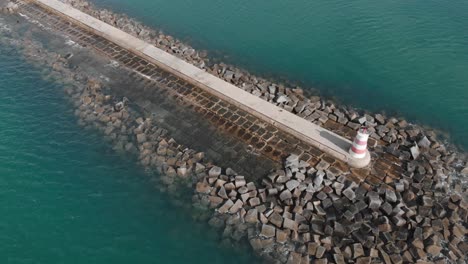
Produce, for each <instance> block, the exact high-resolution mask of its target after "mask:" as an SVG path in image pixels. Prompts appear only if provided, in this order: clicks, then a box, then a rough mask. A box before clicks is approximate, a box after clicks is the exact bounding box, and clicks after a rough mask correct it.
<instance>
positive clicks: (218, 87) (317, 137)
mask: <svg viewBox="0 0 468 264" xmlns="http://www.w3.org/2000/svg"><path fill="white" fill-rule="evenodd" d="M32 2H35V3H37V4H38V5H40V6H42V7H43V8H45V9H47V10H49V11H51V12H53V13H55V14H58V15H60V16H61V17H63V18H65V19H67V20H69V21H72V22H73V23H76V24H79V25H81V26H83V27H85V28H86V29H88V30H90V31H91V32H93V33H94V34H96V35H98V36H101V37H103V38H105V39H106V40H109V41H111V42H113V43H114V44H116V45H118V46H120V47H122V48H125V49H127V50H129V51H131V52H132V53H134V54H136V55H138V56H141V57H142V58H144V59H146V60H148V61H150V62H152V63H154V64H155V65H157V66H158V67H160V68H161V69H163V70H165V71H168V72H170V73H172V74H174V75H176V76H177V77H179V78H182V79H183V80H185V81H187V82H189V83H191V84H193V85H195V86H197V87H199V88H201V89H203V90H205V91H207V92H208V93H210V94H212V95H214V96H216V97H218V98H220V99H222V100H224V101H226V102H228V103H230V104H232V105H234V106H236V107H238V108H240V109H242V110H244V111H246V112H247V113H249V114H252V115H254V116H255V117H256V118H258V119H260V120H262V121H264V122H267V123H269V124H271V125H273V126H274V127H276V128H278V129H279V130H282V131H284V132H286V133H287V134H289V135H291V136H293V137H295V138H297V139H298V140H300V141H303V142H305V143H307V144H310V145H311V146H314V147H316V148H318V149H319V150H321V151H323V152H325V153H327V154H329V155H331V156H332V157H334V158H336V159H338V160H341V161H343V162H345V163H347V164H348V165H350V166H351V167H356V168H361V167H365V166H367V165H368V164H369V161H370V155H369V153H367V156H366V158H364V159H359V160H356V159H353V158H352V157H351V156H350V155H349V153H348V150H349V148H350V146H351V142H350V141H349V140H348V139H345V138H343V137H341V136H339V135H337V134H335V133H333V132H331V131H329V130H327V129H325V128H322V127H320V126H317V125H315V124H313V123H311V122H309V121H307V120H305V119H303V118H301V117H299V116H297V115H294V114H292V113H290V112H288V111H285V110H284V109H282V108H280V107H277V106H275V105H273V104H271V103H269V102H266V101H264V100H262V99H261V98H258V97H256V96H254V95H252V94H250V93H248V92H246V91H243V90H241V89H240V88H238V87H236V86H234V85H232V84H230V83H227V82H225V81H224V80H221V79H219V78H218V77H215V76H213V75H211V74H209V73H207V72H205V71H203V70H201V69H199V68H197V67H195V66H193V65H191V64H189V63H187V62H185V61H184V60H182V59H179V58H177V57H175V56H173V55H171V54H169V53H167V52H165V51H163V50H161V49H159V48H157V47H155V46H153V45H151V44H148V43H146V42H144V41H142V40H140V39H138V38H136V37H133V36H131V35H129V34H127V33H125V32H123V31H122V30H119V29H117V28H115V27H113V26H111V25H108V24H106V23H104V22H102V21H100V20H98V19H96V18H94V17H92V16H89V15H87V14H85V13H83V12H81V11H79V10H77V9H75V8H73V7H71V6H69V5H66V4H64V3H61V2H59V1H56V0H33V1H32Z"/></svg>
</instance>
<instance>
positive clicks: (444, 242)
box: [194, 155, 468, 264]
mask: <svg viewBox="0 0 468 264" xmlns="http://www.w3.org/2000/svg"><path fill="white" fill-rule="evenodd" d="M201 174H202V175H203V177H202V178H201V179H202V180H201V181H200V182H198V183H197V185H196V192H197V193H198V194H196V195H195V196H194V201H196V204H198V205H203V206H206V207H208V208H217V209H216V212H217V213H216V214H215V215H214V217H213V218H212V219H211V220H210V223H211V224H212V225H213V226H215V227H223V228H224V232H223V235H225V236H228V237H230V238H231V239H233V240H236V241H239V240H240V239H241V238H244V237H247V238H248V239H249V241H250V244H251V245H252V247H253V248H254V249H255V250H256V251H257V252H259V254H260V255H262V256H263V257H265V258H266V259H269V260H270V261H274V262H278V263H309V262H310V263H337V264H339V263H415V262H417V261H419V262H421V263H424V262H425V263H429V262H434V263H447V262H450V263H464V262H463V261H464V260H465V258H466V253H465V252H466V250H467V249H468V242H467V241H466V235H467V229H466V223H467V216H468V201H466V200H464V199H463V198H462V196H461V195H460V194H459V193H456V192H453V193H451V194H447V193H446V192H445V191H443V190H440V189H438V188H437V186H436V185H437V184H436V183H434V185H430V186H423V185H422V184H421V183H420V179H418V178H415V177H408V178H403V179H401V180H400V181H397V182H395V183H394V184H391V185H389V186H385V187H384V186H380V187H375V186H370V185H368V184H365V183H362V184H356V183H355V182H353V181H349V180H348V179H347V177H346V175H343V174H341V173H339V172H336V171H330V170H322V169H317V168H314V167H310V165H309V164H307V163H305V162H302V161H300V160H299V159H298V157H297V156H294V155H292V156H290V157H289V158H288V159H287V160H286V161H285V164H284V169H283V170H278V171H274V172H272V173H271V174H270V175H268V177H266V179H265V180H263V182H262V186H261V188H257V187H256V186H255V184H254V183H246V182H245V180H244V179H243V177H242V176H238V175H236V174H234V173H233V172H232V171H226V173H223V172H222V170H221V169H220V168H217V167H213V168H211V169H210V170H208V171H207V172H206V173H205V172H201ZM199 178H200V175H199Z"/></svg>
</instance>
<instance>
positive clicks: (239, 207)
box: [229, 199, 244, 214]
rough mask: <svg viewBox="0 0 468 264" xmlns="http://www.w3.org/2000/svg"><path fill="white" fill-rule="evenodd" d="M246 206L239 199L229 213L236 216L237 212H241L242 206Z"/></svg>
mask: <svg viewBox="0 0 468 264" xmlns="http://www.w3.org/2000/svg"><path fill="white" fill-rule="evenodd" d="M243 205H244V203H243V202H242V201H241V200H240V199H238V200H237V201H236V202H235V203H234V204H233V205H232V206H231V208H229V213H231V214H235V213H237V212H239V210H240V209H241V208H242V206H243Z"/></svg>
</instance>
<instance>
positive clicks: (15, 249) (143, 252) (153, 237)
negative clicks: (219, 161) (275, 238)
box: [0, 46, 253, 263]
mask: <svg viewBox="0 0 468 264" xmlns="http://www.w3.org/2000/svg"><path fill="white" fill-rule="evenodd" d="M63 96H64V95H63V92H62V89H61V87H60V86H59V85H57V84H53V83H49V82H46V81H44V80H42V79H41V78H40V75H39V72H38V71H37V70H34V69H32V68H31V66H30V65H28V64H27V63H25V62H23V61H21V60H20V59H19V56H18V55H17V54H16V53H15V52H14V50H13V49H12V48H10V47H7V46H0V98H2V100H0V215H1V217H0V244H1V245H2V246H1V247H0V259H1V260H2V263H250V262H253V260H252V258H251V257H250V256H248V255H245V253H239V252H232V251H228V250H221V249H219V248H218V247H217V240H216V239H215V238H214V234H213V233H211V232H210V229H209V228H207V227H206V226H202V225H200V224H199V223H195V222H193V221H192V220H191V219H190V216H189V215H188V214H187V213H186V212H182V211H180V210H178V209H176V208H174V207H172V206H171V205H169V204H168V201H167V198H166V197H165V196H164V195H163V194H161V193H159V192H157V191H156V190H155V188H154V187H152V186H151V183H150V181H149V179H148V178H147V177H146V176H145V175H144V173H143V172H141V171H140V170H139V168H138V167H137V166H136V165H134V164H133V163H132V162H131V161H125V160H122V158H121V157H118V156H116V155H114V154H113V152H112V151H110V148H109V147H108V146H106V145H105V144H104V143H102V138H100V137H99V136H97V135H94V134H93V133H92V132H89V131H84V130H82V129H81V128H80V127H79V126H78V125H76V120H75V119H74V117H73V110H72V108H71V106H70V105H69V104H68V102H67V100H66V99H64V98H63ZM5 260H6V261H5Z"/></svg>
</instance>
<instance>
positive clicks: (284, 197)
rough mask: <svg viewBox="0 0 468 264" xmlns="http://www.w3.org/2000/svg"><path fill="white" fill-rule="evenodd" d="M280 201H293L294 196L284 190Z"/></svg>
mask: <svg viewBox="0 0 468 264" xmlns="http://www.w3.org/2000/svg"><path fill="white" fill-rule="evenodd" d="M279 198H280V200H281V201H285V200H287V199H291V198H292V194H291V192H290V191H289V190H284V191H283V192H282V193H281V194H280V196H279Z"/></svg>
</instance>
